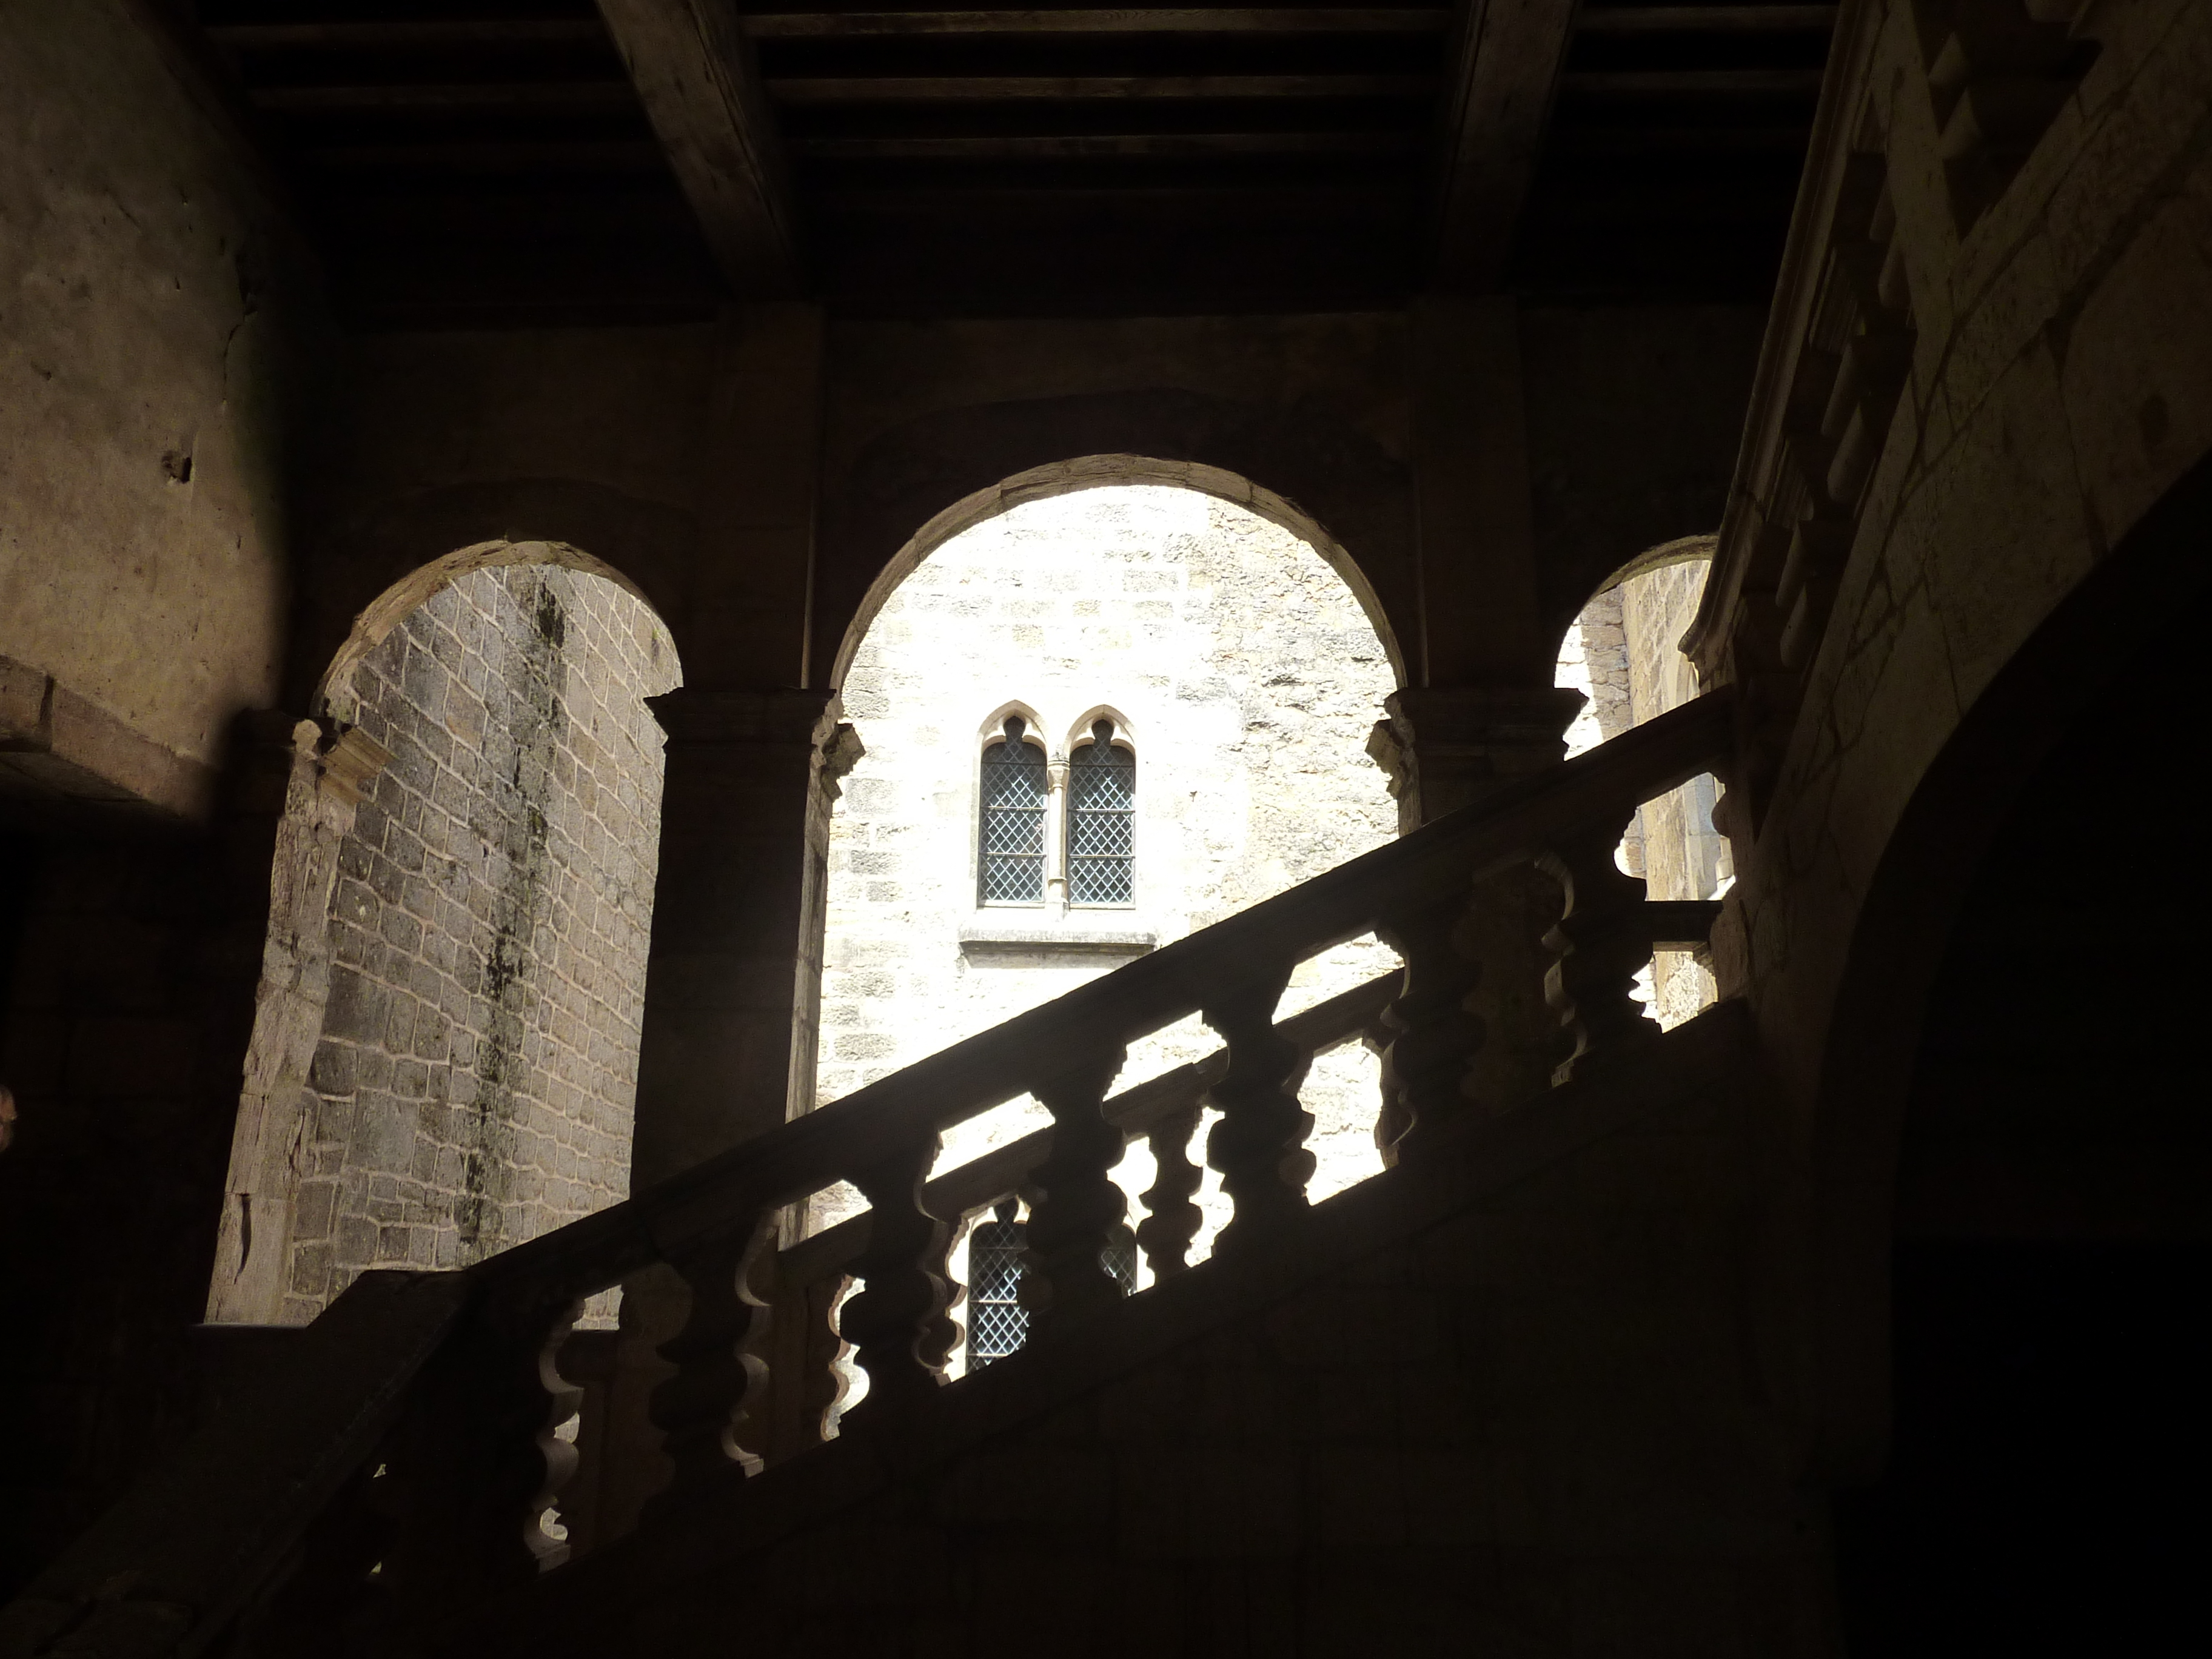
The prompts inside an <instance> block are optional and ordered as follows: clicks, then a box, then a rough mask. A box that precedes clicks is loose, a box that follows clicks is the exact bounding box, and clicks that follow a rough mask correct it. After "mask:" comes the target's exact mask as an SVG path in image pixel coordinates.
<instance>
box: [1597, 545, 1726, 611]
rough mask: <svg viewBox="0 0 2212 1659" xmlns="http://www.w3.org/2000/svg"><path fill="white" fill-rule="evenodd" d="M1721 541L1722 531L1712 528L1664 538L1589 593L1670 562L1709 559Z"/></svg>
mask: <svg viewBox="0 0 2212 1659" xmlns="http://www.w3.org/2000/svg"><path fill="white" fill-rule="evenodd" d="M1719 544H1720V535H1719V533H1718V532H1716V531H1710V530H1709V531H1706V532H1704V533H1703V534H1702V535H1697V536H1677V537H1675V538H1674V539H1673V540H1672V541H1665V542H1661V543H1660V544H1658V545H1656V547H1647V548H1645V549H1644V550H1643V551H1642V552H1641V553H1638V555H1636V556H1635V557H1633V558H1632V559H1630V560H1629V561H1628V562H1626V564H1623V565H1622V566H1621V567H1620V568H1619V569H1617V570H1615V571H1614V572H1613V574H1611V575H1610V576H1607V578H1606V579H1605V580H1603V581H1601V582H1600V583H1599V584H1598V585H1597V586H1595V587H1593V588H1592V589H1590V595H1591V597H1592V598H1595V596H1596V595H1598V594H1600V593H1602V592H1605V591H1606V589H1607V588H1608V587H1618V586H1620V584H1621V583H1623V582H1625V581H1626V580H1629V579H1630V578H1631V577H1633V576H1643V575H1648V574H1650V572H1652V571H1654V570H1663V569H1665V568H1667V567H1668V566H1669V565H1676V564H1692V563H1695V562H1697V561H1698V560H1700V559H1703V560H1705V561H1706V562H1708V563H1710V562H1711V560H1712V556H1713V551H1714V550H1715V549H1716V548H1717V546H1718V545H1719ZM1583 603H1584V604H1585V605H1587V604H1588V603H1589V600H1588V599H1585V600H1584V601H1583Z"/></svg>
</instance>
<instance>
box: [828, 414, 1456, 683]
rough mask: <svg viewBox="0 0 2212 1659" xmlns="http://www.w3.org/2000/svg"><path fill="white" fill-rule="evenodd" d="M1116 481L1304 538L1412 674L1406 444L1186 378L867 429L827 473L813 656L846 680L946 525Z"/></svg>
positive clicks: (1412, 539)
mask: <svg viewBox="0 0 2212 1659" xmlns="http://www.w3.org/2000/svg"><path fill="white" fill-rule="evenodd" d="M1111 483H1156V484H1170V485H1176V484H1179V485H1182V486H1184V487H1186V488H1190V489H1199V490H1201V491H1204V492H1205V493H1207V494H1212V495H1220V496H1222V497H1223V499H1225V500H1228V501H1235V502H1237V503H1238V504H1239V505H1242V506H1244V507H1248V508H1249V510H1251V511H1253V512H1255V513H1259V514H1260V515H1261V517H1263V518H1268V519H1270V520H1272V521H1273V522H1276V523H1279V524H1281V525H1282V526H1284V527H1285V528H1286V529H1288V530H1290V531H1291V532H1292V533H1293V534H1295V535H1297V536H1298V537H1300V538H1302V539H1304V540H1307V541H1308V542H1309V543H1310V544H1311V545H1312V546H1313V547H1314V548H1315V549H1316V551H1318V552H1320V553H1321V555H1322V557H1323V558H1324V559H1326V560H1328V562H1329V563H1330V565H1331V566H1332V568H1334V569H1335V570H1336V571H1337V573H1338V574H1340V576H1342V577H1343V578H1344V580H1346V583H1347V584H1348V585H1349V586H1351V588H1352V592H1354V593H1355V594H1356V595H1358V598H1359V600H1360V604H1361V606H1362V608H1363V609H1364V611H1365V612H1366V614H1367V617H1368V619H1369V622H1370V625H1371V626H1372V627H1373V628H1374V629H1375V630H1376V635H1377V637H1379V638H1380V639H1381V640H1382V641H1383V647H1384V649H1385V651H1386V652H1387V653H1388V654H1389V660H1390V663H1391V665H1392V667H1393V670H1394V671H1395V673H1396V675H1397V678H1398V681H1399V684H1401V685H1402V684H1405V683H1406V678H1407V671H1406V659H1405V654H1404V648H1403V647H1404V643H1405V642H1406V641H1411V640H1413V639H1416V638H1418V637H1419V614H1420V605H1419V580H1418V577H1417V574H1416V570H1417V565H1418V558H1417V535H1416V528H1415V514H1414V506H1413V479H1412V472H1411V469H1410V468H1409V467H1408V466H1407V464H1406V462H1405V460H1404V459H1402V457H1401V455H1399V454H1398V453H1394V452H1393V451H1392V450H1391V449H1389V447H1386V446H1385V445H1384V444H1383V442H1381V441H1378V440H1377V439H1376V436H1374V435H1372V434H1371V433H1370V431H1369V430H1368V429H1367V428H1366V427H1365V426H1364V425H1359V424H1354V423H1353V422H1351V421H1349V420H1347V419H1345V418H1342V417H1340V416H1333V415H1330V414H1328V413H1323V412H1317V411H1316V410H1310V409H1306V408H1303V407H1300V408H1294V409H1285V408H1280V407H1270V406H1264V405H1261V404H1255V403H1248V402H1244V401H1240V400H1237V399H1233V398H1221V397H1216V396H1212V395H1209V394H1206V393H1202V392H1192V391H1188V390H1185V389H1182V388H1149V389H1141V390H1134V391H1128V392H1101V393H1090V394H1083V395H1078V396H1070V397H1059V398H1028V399H1018V400H1010V401H1007V402H1004V403H994V404H977V405H971V406H969V407H965V408H955V409H950V410H941V411H939V412H937V413H934V414H932V415H929V416H923V417H920V418H917V419H914V420H910V421H908V422H903V423H902V424H900V425H897V426H894V427H891V428H889V429H887V430H884V431H883V432H880V433H878V435H875V436H874V437H873V438H872V439H870V440H869V441H867V442H866V444H864V445H862V446H861V447H859V448H858V449H857V451H855V452H854V454H853V456H852V459H851V460H850V461H849V462H848V464H847V465H845V466H844V467H843V468H842V471H841V473H840V474H839V475H838V476H836V477H834V478H833V480H832V481H831V483H830V485H829V499H830V500H832V501H834V502H835V503H836V506H835V510H834V512H833V513H831V514H830V515H829V517H828V518H827V519H826V520H825V521H824V523H823V527H822V532H821V534H820V536H819V538H818V539H817V550H818V559H817V582H816V586H815V598H814V608H813V616H814V622H813V629H812V639H813V647H812V656H813V660H814V661H815V662H816V663H817V664H829V665H834V668H833V671H832V672H831V674H830V677H829V683H830V684H842V678H841V677H842V673H843V671H844V670H845V667H846V666H847V665H848V663H849V662H850V660H851V654H852V652H853V650H854V648H855V647H857V644H858V641H859V640H860V636H861V635H863V634H864V633H865V632H866V627H867V623H868V621H869V620H870V619H871V618H872V616H873V615H874V612H875V610H876V608H877V607H878V606H879V605H881V603H882V601H883V599H884V595H885V594H887V593H888V592H890V590H891V588H893V587H895V586H896V585H897V581H898V579H899V577H901V576H902V575H903V574H905V573H906V572H907V571H908V570H910V569H912V568H913V566H914V564H915V562H918V561H919V560H920V559H921V557H922V556H925V555H926V554H927V551H928V550H929V549H930V548H931V547H933V546H934V545H937V544H939V543H941V542H942V541H944V540H945V538H948V537H949V536H951V535H952V534H955V533H957V532H958V531H959V530H961V529H963V528H965V527H967V526H969V525H970V524H973V523H976V522H980V521H981V520H982V519H985V518H987V517H989V516H990V515H991V514H992V513H995V512H1000V511H1003V510H1005V509H1006V507H1012V506H1014V505H1017V504H1018V502H1019V501H1023V500H1036V499H1039V498H1041V497H1042V496H1045V495H1056V494H1061V493H1065V492H1066V491H1067V490H1070V489H1085V488H1089V487H1092V486H1096V485H1100V484H1111ZM1009 490H1012V491H1014V492H1015V494H1013V495H1006V494H1004V493H1002V492H1006V491H1009ZM916 526H921V527H922V528H921V531H920V532H917V529H916ZM818 673H819V670H818V669H817V675H818Z"/></svg>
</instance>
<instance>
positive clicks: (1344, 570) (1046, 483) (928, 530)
mask: <svg viewBox="0 0 2212 1659" xmlns="http://www.w3.org/2000/svg"><path fill="white" fill-rule="evenodd" d="M1115 484H1158V485H1164V486H1167V487H1169V488H1172V489H1192V490H1196V491H1197V492H1198V493H1199V494H1200V495H1214V496H1218V497H1219V498H1220V499H1221V500H1223V501H1231V502H1234V503H1235V504H1236V505H1237V506H1238V507H1244V508H1245V509H1247V510H1248V511H1249V512H1251V513H1255V514H1257V515H1258V516H1259V517H1261V518H1262V519H1265V520H1267V522H1268V523H1270V524H1273V525H1278V526H1281V527H1282V528H1283V529H1285V530H1287V531H1289V532H1291V534H1292V535H1294V536H1296V537H1297V538H1298V539H1299V540H1300V541H1303V542H1304V543H1305V544H1307V545H1308V546H1310V547H1311V548H1312V549H1313V550H1315V551H1316V553H1318V554H1320V555H1321V556H1322V558H1323V559H1324V560H1325V561H1327V562H1328V566H1329V568H1331V569H1332V570H1334V571H1335V572H1336V574H1338V575H1339V576H1340V577H1341V578H1342V579H1343V580H1344V584H1345V586H1347V587H1349V588H1350V589H1351V590H1352V595H1353V597H1354V598H1356V599H1358V601H1359V608H1360V609H1361V610H1362V611H1364V612H1365V613H1366V616H1367V619H1368V622H1369V623H1370V625H1371V626H1372V627H1373V628H1374V629H1375V636H1376V638H1377V639H1379V640H1381V641H1383V650H1384V651H1385V652H1386V653H1389V659H1390V667H1391V671H1393V672H1394V673H1395V674H1396V676H1397V677H1398V681H1399V683H1400V684H1404V683H1405V678H1406V673H1405V659H1404V657H1403V656H1402V654H1401V653H1400V651H1399V648H1398V642H1397V635H1395V633H1394V632H1393V631H1392V629H1391V627H1390V621H1389V617H1387V616H1386V615H1384V614H1383V606H1382V603H1381V601H1380V600H1379V599H1377V598H1376V593H1375V589H1374V586H1372V584H1370V582H1369V581H1368V580H1367V578H1366V575H1365V574H1364V572H1363V571H1362V570H1361V569H1360V568H1359V566H1358V563H1357V562H1354V561H1353V559H1352V556H1351V555H1350V554H1349V553H1347V552H1346V551H1345V550H1344V549H1343V548H1342V547H1341V546H1340V545H1339V544H1338V543H1337V541H1336V540H1335V538H1334V537H1332V536H1331V535H1330V534H1329V533H1328V531H1327V530H1325V529H1323V528H1322V526H1321V524H1320V523H1319V521H1318V520H1316V519H1315V518H1314V517H1313V516H1312V515H1311V514H1310V513H1305V512H1304V511H1302V510H1301V509H1300V508H1298V507H1296V506H1294V505H1293V504H1292V503H1291V502H1290V501H1286V500H1285V499H1284V498H1283V497H1282V496H1280V495H1277V494H1276V493H1275V492H1274V491H1273V490H1271V489H1266V488H1265V487H1263V486H1261V485H1259V484H1255V483H1252V482H1251V480H1249V478H1244V477H1239V476H1238V475H1237V474H1236V473H1233V472H1229V471H1224V470H1223V469H1222V468H1220V467H1215V466H1207V465H1203V464H1202V463H1199V462H1195V461H1164V460H1159V459H1155V458H1153V457H1151V456H1146V455H1087V456H1085V457H1083V458H1081V459H1077V460H1072V461H1055V462H1053V463H1052V464H1050V465H1046V466H1040V467H1033V468H1031V469H1030V471H1026V472H1022V473H1018V474H1016V475H1015V476H1014V477H1010V478H1006V479H1003V480H1001V481H1000V483H995V484H991V485H988V486H987V487H986V488H984V489H978V490H975V491H974V492H973V493H972V494H970V495H964V496H963V497H962V498H961V499H960V500H959V501H955V502H953V503H952V505H951V506H950V507H945V509H944V510H943V511H941V512H939V513H937V514H936V515H935V516H934V517H933V518H932V519H931V520H929V521H928V523H927V524H925V525H923V526H922V527H921V529H920V530H918V531H916V532H915V533H914V535H913V536H912V537H911V538H909V539H908V541H907V543H906V544H905V545H904V546H903V547H902V548H900V549H899V550H898V551H897V553H896V555H894V556H892V558H891V560H890V562H889V563H887V564H886V565H884V568H883V569H882V571H881V572H880V573H878V575H877V577H876V579H875V580H874V581H873V582H872V584H871V585H870V586H869V587H868V590H867V592H866V595H865V596H863V598H862V599H861V601H860V608H859V609H858V611H855V613H854V617H853V620H852V622H851V623H850V624H849V625H848V628H847V629H846V632H845V636H844V638H843V639H842V641H840V642H839V644H838V647H837V654H836V659H834V661H833V664H832V667H831V672H830V678H831V683H832V684H842V682H843V679H844V676H845V673H846V671H847V670H848V669H849V668H850V667H851V666H852V662H853V654H854V653H855V652H856V651H858V650H859V649H860V641H861V640H862V639H864V638H865V637H866V635H867V631H868V625H869V624H870V623H872V622H873V621H874V620H875V619H876V614H877V612H878V611H881V610H882V609H883V605H884V600H885V599H889V598H890V596H891V593H892V592H893V591H894V590H896V588H897V586H898V585H899V584H900V583H901V582H902V581H904V580H906V579H907V578H908V576H909V575H911V574H913V573H914V568H915V566H916V565H918V564H920V563H921V562H922V561H923V560H924V559H926V558H927V557H928V556H930V554H931V553H933V551H935V550H937V549H938V548H939V547H941V546H943V545H944V544H945V543H946V542H949V541H951V539H952V538H954V537H955V536H957V535H958V534H960V532H962V531H963V530H968V529H970V528H972V527H973V526H976V525H979V524H981V523H982V522H983V521H984V520H987V519H992V518H995V517H997V516H998V515H999V514H1000V513H1004V512H1006V511H1007V510H1008V509H1009V508H1012V507H1019V506H1021V505H1023V504H1024V502H1027V501H1048V500H1050V499H1051V498H1052V497H1054V496H1055V495H1072V494H1073V493H1074V492H1075V491H1077V490H1081V489H1104V488H1108V487H1110V486H1112V485H1115Z"/></svg>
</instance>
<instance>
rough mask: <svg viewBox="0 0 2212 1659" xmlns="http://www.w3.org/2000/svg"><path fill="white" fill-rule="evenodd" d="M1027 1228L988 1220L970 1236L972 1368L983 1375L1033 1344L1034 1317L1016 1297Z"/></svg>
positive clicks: (969, 1343) (1019, 1284)
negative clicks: (989, 1366) (988, 1367)
mask: <svg viewBox="0 0 2212 1659" xmlns="http://www.w3.org/2000/svg"><path fill="white" fill-rule="evenodd" d="M1026 1247H1027V1240H1026V1238H1025V1237H1024V1228H1023V1227H1022V1225H1021V1224H1020V1223H1018V1222H1014V1221H986V1222H983V1223H981V1224H980V1225H978V1226H977V1227H976V1229H975V1231H974V1232H973V1233H970V1234H969V1237H968V1369H969V1370H971V1371H979V1370H982V1369H983V1367H984V1366H986V1365H987V1364H990V1363H991V1362H992V1361H993V1360H994V1359H1004V1358H1006V1356H1007V1355H1008V1354H1010V1353H1012V1352H1014V1351H1015V1350H1017V1349H1018V1348H1019V1347H1020V1346H1022V1344H1024V1342H1026V1341H1028V1340H1029V1335H1030V1316H1029V1310H1027V1309H1025V1308H1024V1307H1023V1306H1022V1304H1021V1302H1020V1300H1019V1299H1018V1295H1017V1292H1018V1291H1019V1290H1020V1289H1021V1283H1022V1252H1023V1250H1024V1249H1025V1248H1026Z"/></svg>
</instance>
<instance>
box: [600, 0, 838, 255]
mask: <svg viewBox="0 0 2212 1659" xmlns="http://www.w3.org/2000/svg"><path fill="white" fill-rule="evenodd" d="M599 15H600V16H601V17H602V18H604V19H605V21H606V26H607V32H608V33H610V34H611V35H612V36H613V37H614V43H615V49H616V51H617V52H620V53H621V54H622V59H623V63H624V64H626V65H628V66H629V76H630V82H631V83H632V84H633V85H634V86H635V88H637V95H638V97H639V98H640V99H641V100H642V101H643V103H644V105H645V113H646V117H647V119H648V120H650V121H651V122H652V124H653V133H654V135H655V136H656V137H659V140H660V146H661V149H663V150H664V151H665V153H666V154H667V156H668V164H669V166H670V167H671V168H672V169H673V170H674V172H675V173H676V179H677V182H678V184H679V185H682V186H683V189H684V195H685V197H688V198H689V199H690V204H691V208H692V211H693V212H695V213H696V214H697V215H698V217H699V227H700V228H701V229H702V231H703V232H705V234H706V238H707V246H708V247H709V248H710V249H711V250H712V251H713V252H714V263H715V264H717V265H718V266H719V267H720V270H721V272H722V275H723V276H725V277H726V279H727V280H728V282H729V283H730V285H731V287H732V288H733V289H735V290H736V291H737V293H738V295H739V296H740V297H742V298H746V299H781V298H787V297H789V296H791V295H795V294H797V293H799V290H800V288H801V286H802V283H803V276H802V271H801V261H800V254H799V236H798V231H797V227H796V223H795V221H794V217H793V208H792V199H791V189H790V185H789V182H788V179H787V176H786V173H785V169H784V162H783V152H782V149H781V142H780V140H779V138H778V136H777V132H776V126H775V115H774V113H773V112H772V111H771V109H770V108H769V101H768V97H767V94H765V93H764V92H763V89H762V87H761V82H760V75H759V70H758V69H757V66H756V65H755V64H754V62H753V57H752V46H751V44H750V42H749V41H748V40H746V39H745V36H744V30H743V29H742V27H740V26H739V23H738V12H737V8H736V7H735V6H734V5H732V3H731V0H599Z"/></svg>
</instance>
